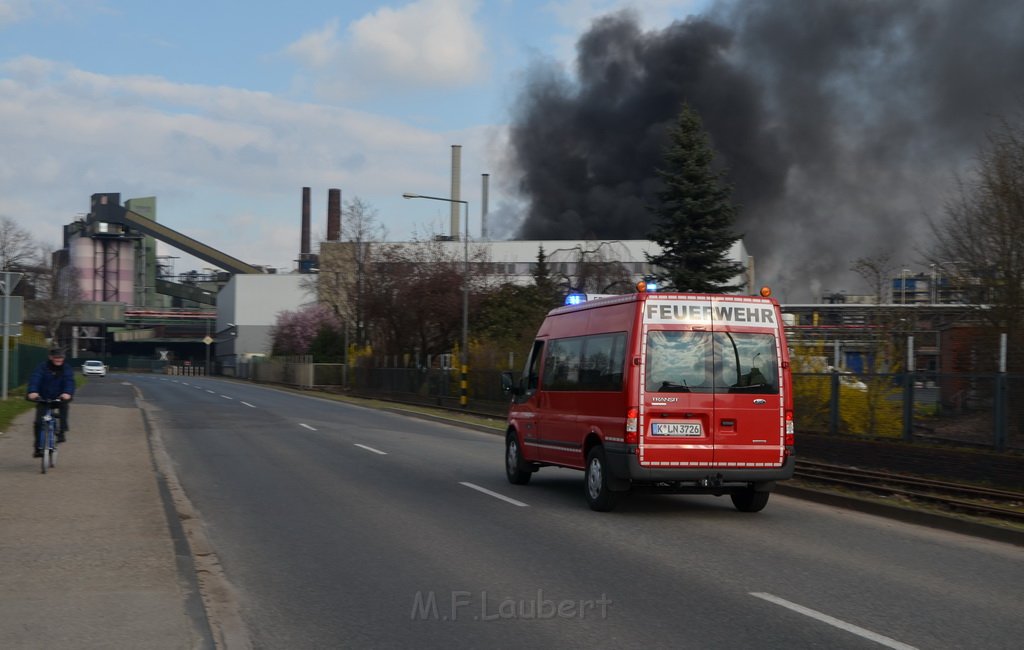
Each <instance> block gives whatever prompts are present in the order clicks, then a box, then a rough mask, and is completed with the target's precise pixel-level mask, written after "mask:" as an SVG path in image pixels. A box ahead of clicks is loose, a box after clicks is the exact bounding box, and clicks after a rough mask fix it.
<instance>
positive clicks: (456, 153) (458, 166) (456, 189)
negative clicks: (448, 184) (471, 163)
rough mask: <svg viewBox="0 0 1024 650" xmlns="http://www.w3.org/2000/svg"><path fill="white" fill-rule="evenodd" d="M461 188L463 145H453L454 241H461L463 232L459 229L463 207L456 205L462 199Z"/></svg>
mask: <svg viewBox="0 0 1024 650" xmlns="http://www.w3.org/2000/svg"><path fill="white" fill-rule="evenodd" d="M461 187H462V145H461V144H453V145H452V195H451V200H452V201H453V203H452V204H451V205H452V218H451V223H452V233H451V234H452V240H453V241H459V239H460V237H461V235H460V234H459V233H461V232H462V230H461V229H460V228H459V209H460V207H461V204H459V203H454V201H458V200H459V199H461V198H462V197H461V196H459V194H460V192H461ZM466 225H467V226H469V224H466Z"/></svg>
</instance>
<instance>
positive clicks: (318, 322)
mask: <svg viewBox="0 0 1024 650" xmlns="http://www.w3.org/2000/svg"><path fill="white" fill-rule="evenodd" d="M340 328H341V322H340V321H339V320H338V317H337V316H336V315H335V314H334V312H333V311H332V310H331V309H330V307H328V306H327V305H324V304H320V303H318V304H315V305H308V306H306V307H302V308H300V309H297V310H295V311H283V312H280V313H279V314H278V315H277V322H276V323H275V324H274V329H273V331H272V333H271V339H272V340H273V348H272V350H271V353H272V354H275V355H289V354H309V352H310V347H311V346H312V343H313V340H314V339H316V337H317V335H318V334H320V332H321V331H322V330H325V329H330V330H333V331H338V330H339V329H340Z"/></svg>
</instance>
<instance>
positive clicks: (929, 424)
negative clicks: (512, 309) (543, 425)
mask: <svg viewBox="0 0 1024 650" xmlns="http://www.w3.org/2000/svg"><path fill="white" fill-rule="evenodd" d="M239 368H240V369H242V372H239V377H240V378H245V379H251V380H253V381H258V382H269V383H280V384H286V385H291V386H296V387H299V388H306V389H313V388H316V389H326V390H337V391H344V392H346V393H349V394H352V395H358V396H362V397H375V398H380V399H388V400H395V401H401V402H409V403H418V404H429V405H436V406H443V407H457V406H459V379H460V375H459V371H458V369H455V368H378V367H354V368H347V367H345V365H344V364H317V363H313V362H312V359H311V357H269V358H266V359H260V360H259V361H258V362H254V363H252V364H250V365H248V366H246V367H243V366H240V367H239ZM501 372H502V371H501V370H500V369H486V368H485V369H473V368H470V372H469V403H468V407H467V408H468V410H471V411H474V412H478V413H486V414H491V415H495V416H499V417H501V416H504V415H505V414H506V413H507V412H508V399H507V397H506V396H505V395H504V394H503V393H502V391H501V380H500V377H501ZM793 397H794V409H795V414H794V416H795V420H796V428H797V432H798V433H799V432H800V431H807V432H815V433H826V434H833V435H840V434H849V435H862V436H871V437H878V438H890V439H897V440H904V441H907V442H914V441H918V442H955V443H959V444H967V445H974V446H979V447H985V448H991V449H996V450H1007V449H1014V450H1024V375H1014V374H1007V373H988V374H959V373H958V374H936V373H924V372H917V373H899V374H870V375H869V374H864V375H852V374H849V373H841V372H827V373H794V375H793Z"/></svg>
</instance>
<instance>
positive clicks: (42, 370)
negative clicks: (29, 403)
mask: <svg viewBox="0 0 1024 650" xmlns="http://www.w3.org/2000/svg"><path fill="white" fill-rule="evenodd" d="M25 392H26V393H39V396H40V397H41V398H43V399H57V398H58V397H60V395H61V393H67V394H68V395H74V394H75V372H74V370H72V369H71V366H70V365H68V363H67V362H66V361H65V362H64V365H63V366H61V367H57V366H55V365H53V364H51V363H50V362H49V361H44V362H43V363H41V364H39V366H38V367H37V368H36V369H35V370H33V371H32V376H31V377H29V380H28V389H27V390H26V391H25Z"/></svg>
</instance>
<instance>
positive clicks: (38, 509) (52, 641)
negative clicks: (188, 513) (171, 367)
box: [0, 379, 213, 650]
mask: <svg viewBox="0 0 1024 650" xmlns="http://www.w3.org/2000/svg"><path fill="white" fill-rule="evenodd" d="M107 382H108V383H106V384H103V383H99V384H97V385H95V387H94V385H93V384H89V385H87V386H85V387H83V390H81V391H80V392H79V397H78V399H76V401H75V403H74V404H73V405H72V410H71V417H70V418H69V421H70V422H71V432H70V434H69V435H68V442H67V443H65V444H63V445H61V446H60V449H59V454H58V457H57V467H55V468H53V469H51V470H49V471H48V472H47V474H45V475H44V474H42V473H40V469H39V459H35V458H32V453H31V450H30V447H31V434H30V431H31V423H32V412H29V413H26V414H24V415H23V416H21V417H20V418H19V419H18V420H17V421H16V422H15V423H14V424H13V425H12V426H11V428H10V429H9V430H8V431H5V432H3V433H2V434H0V648H5V649H14V648H18V649H20V648H47V649H61V648H69V649H70V648H74V649H81V648H97V649H99V648H103V649H129V648H131V649H133V650H134V649H137V648H174V649H181V648H212V647H213V643H212V641H211V640H210V632H209V628H208V626H207V624H206V619H205V614H204V613H203V611H202V606H201V604H200V600H199V596H198V594H197V593H196V587H195V584H194V579H193V578H192V577H191V576H192V575H194V573H193V572H192V567H191V560H190V558H189V557H188V553H187V551H184V550H182V549H183V548H184V546H183V545H182V544H181V543H178V544H177V545H176V543H175V539H180V538H181V533H180V531H174V530H172V528H171V524H169V521H168V517H167V511H166V510H165V502H164V498H163V496H162V492H161V485H160V483H159V482H158V479H157V473H156V471H155V470H154V465H153V461H152V457H151V454H150V448H149V443H148V440H147V437H146V431H145V428H144V424H143V419H142V415H141V413H140V411H139V409H138V408H137V407H136V406H135V404H134V396H133V394H132V391H131V388H130V387H128V386H125V385H122V384H115V383H113V382H110V381H109V379H108V380H107Z"/></svg>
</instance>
